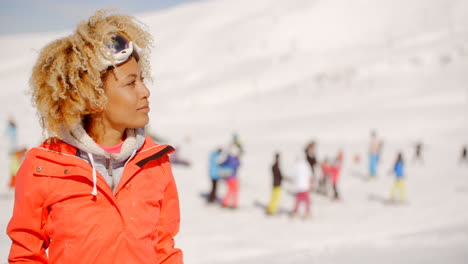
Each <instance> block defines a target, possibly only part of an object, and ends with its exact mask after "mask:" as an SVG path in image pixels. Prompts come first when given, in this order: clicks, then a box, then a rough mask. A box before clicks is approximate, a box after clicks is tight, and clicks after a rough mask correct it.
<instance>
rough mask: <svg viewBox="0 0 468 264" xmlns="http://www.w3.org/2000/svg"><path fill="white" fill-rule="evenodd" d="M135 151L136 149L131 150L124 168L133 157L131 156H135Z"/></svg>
mask: <svg viewBox="0 0 468 264" xmlns="http://www.w3.org/2000/svg"><path fill="white" fill-rule="evenodd" d="M136 152H137V151H136V149H135V150H134V151H133V152H132V155H130V157H129V158H128V160H127V162H125V165H124V168H125V167H126V166H127V164H128V162H129V161H130V160H131V159H132V158H133V156H135V154H136Z"/></svg>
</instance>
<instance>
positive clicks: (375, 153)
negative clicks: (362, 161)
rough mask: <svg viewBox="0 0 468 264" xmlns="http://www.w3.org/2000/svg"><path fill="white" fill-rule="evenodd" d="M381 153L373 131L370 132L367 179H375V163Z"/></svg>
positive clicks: (379, 144)
mask: <svg viewBox="0 0 468 264" xmlns="http://www.w3.org/2000/svg"><path fill="white" fill-rule="evenodd" d="M380 152H381V143H380V142H379V141H378V139H377V134H376V132H375V131H372V132H371V141H370V146H369V177H370V178H371V179H372V178H375V177H376V176H377V163H378V161H379V156H380Z"/></svg>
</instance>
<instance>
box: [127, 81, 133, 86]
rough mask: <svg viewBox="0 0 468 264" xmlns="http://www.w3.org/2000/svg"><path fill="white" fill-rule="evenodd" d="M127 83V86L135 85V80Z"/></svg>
mask: <svg viewBox="0 0 468 264" xmlns="http://www.w3.org/2000/svg"><path fill="white" fill-rule="evenodd" d="M127 85H129V86H131V85H135V81H131V82H129V83H127Z"/></svg>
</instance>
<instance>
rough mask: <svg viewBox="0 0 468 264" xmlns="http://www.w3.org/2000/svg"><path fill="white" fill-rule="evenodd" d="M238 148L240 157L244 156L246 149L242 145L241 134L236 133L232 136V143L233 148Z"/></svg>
mask: <svg viewBox="0 0 468 264" xmlns="http://www.w3.org/2000/svg"><path fill="white" fill-rule="evenodd" d="M232 147H236V148H237V149H238V157H240V156H242V154H244V147H243V145H242V142H241V141H240V139H239V134H237V133H234V134H233V135H232V142H231V148H232Z"/></svg>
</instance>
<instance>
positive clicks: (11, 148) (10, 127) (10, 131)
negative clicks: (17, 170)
mask: <svg viewBox="0 0 468 264" xmlns="http://www.w3.org/2000/svg"><path fill="white" fill-rule="evenodd" d="M6 133H7V136H8V154H9V155H14V153H15V152H16V150H17V148H18V146H17V141H16V135H17V129H16V122H15V120H14V119H13V118H12V117H9V118H8V123H7V128H6Z"/></svg>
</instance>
